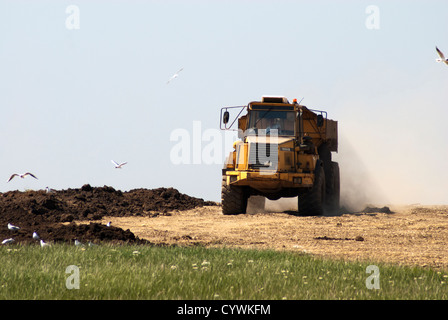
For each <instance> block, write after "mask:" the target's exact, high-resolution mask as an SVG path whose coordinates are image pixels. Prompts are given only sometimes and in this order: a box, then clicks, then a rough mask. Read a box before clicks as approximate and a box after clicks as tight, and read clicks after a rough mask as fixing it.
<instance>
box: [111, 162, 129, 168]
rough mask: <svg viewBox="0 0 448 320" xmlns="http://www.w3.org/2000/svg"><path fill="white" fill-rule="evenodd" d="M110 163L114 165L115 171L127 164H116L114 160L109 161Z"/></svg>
mask: <svg viewBox="0 0 448 320" xmlns="http://www.w3.org/2000/svg"><path fill="white" fill-rule="evenodd" d="M110 161H112V163H113V164H114V166H115V169H121V167H122V166H124V165H125V164H126V163H127V162H122V163H116V162H115V161H114V160H110Z"/></svg>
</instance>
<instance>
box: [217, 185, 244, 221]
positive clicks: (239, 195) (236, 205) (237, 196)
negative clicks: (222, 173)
mask: <svg viewBox="0 0 448 320" xmlns="http://www.w3.org/2000/svg"><path fill="white" fill-rule="evenodd" d="M247 199H248V196H247V194H246V190H245V189H244V188H243V187H238V186H232V185H228V184H227V179H226V177H223V178H222V184H221V205H222V213H223V214H225V215H231V214H240V213H246V208H247Z"/></svg>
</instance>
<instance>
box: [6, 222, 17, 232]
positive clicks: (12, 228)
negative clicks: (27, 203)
mask: <svg viewBox="0 0 448 320" xmlns="http://www.w3.org/2000/svg"><path fill="white" fill-rule="evenodd" d="M8 229H9V230H14V231H15V230H19V229H20V227H18V226H15V225H13V224H10V223H8Z"/></svg>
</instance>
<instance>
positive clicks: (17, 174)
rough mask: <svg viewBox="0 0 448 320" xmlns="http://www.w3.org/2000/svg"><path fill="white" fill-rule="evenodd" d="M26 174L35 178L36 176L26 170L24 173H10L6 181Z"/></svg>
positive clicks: (23, 176)
mask: <svg viewBox="0 0 448 320" xmlns="http://www.w3.org/2000/svg"><path fill="white" fill-rule="evenodd" d="M26 176H31V177H33V178H34V179H37V178H36V176H35V175H34V174H32V173H31V172H26V173H22V174H19V173H14V174H13V175H11V177H9V179H8V181H7V182H9V181H11V180H12V179H13V178H14V177H20V178H22V179H23V178H25V177H26Z"/></svg>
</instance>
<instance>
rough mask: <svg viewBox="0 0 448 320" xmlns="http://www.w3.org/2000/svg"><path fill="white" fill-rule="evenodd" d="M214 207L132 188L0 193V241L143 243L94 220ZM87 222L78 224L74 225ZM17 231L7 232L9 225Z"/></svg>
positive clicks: (169, 192)
mask: <svg viewBox="0 0 448 320" xmlns="http://www.w3.org/2000/svg"><path fill="white" fill-rule="evenodd" d="M213 204H215V203H214V202H209V201H204V200H203V199H199V198H194V197H190V196H188V195H185V194H182V193H180V192H179V191H178V190H176V189H173V188H158V189H134V190H131V191H126V192H122V191H119V190H115V189H114V188H112V187H108V186H104V187H92V186H90V185H88V184H86V185H83V186H82V187H81V188H79V189H67V190H60V191H53V192H51V193H47V192H46V191H42V190H41V191H26V192H21V191H9V192H5V193H0V241H2V240H3V239H8V238H14V240H15V242H16V243H32V242H36V240H33V239H32V233H33V232H34V231H36V232H37V233H38V234H39V235H40V236H41V238H42V239H44V240H45V241H46V242H51V241H53V242H71V241H74V239H78V240H80V241H90V242H92V243H96V242H129V243H139V242H144V241H143V240H141V239H139V238H138V237H136V236H135V235H134V234H133V233H132V232H130V231H129V230H126V231H125V230H122V229H120V228H116V227H113V226H110V227H107V226H106V225H103V224H101V223H97V222H95V221H98V220H101V219H102V218H103V217H105V216H149V217H154V216H157V215H160V214H165V215H166V214H169V212H170V211H174V210H188V209H193V208H195V207H201V206H204V205H213ZM85 220H87V221H90V224H77V223H75V221H85ZM8 223H12V224H13V225H16V226H19V227H20V229H19V230H17V231H11V230H9V229H8V228H7V224H8Z"/></svg>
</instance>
